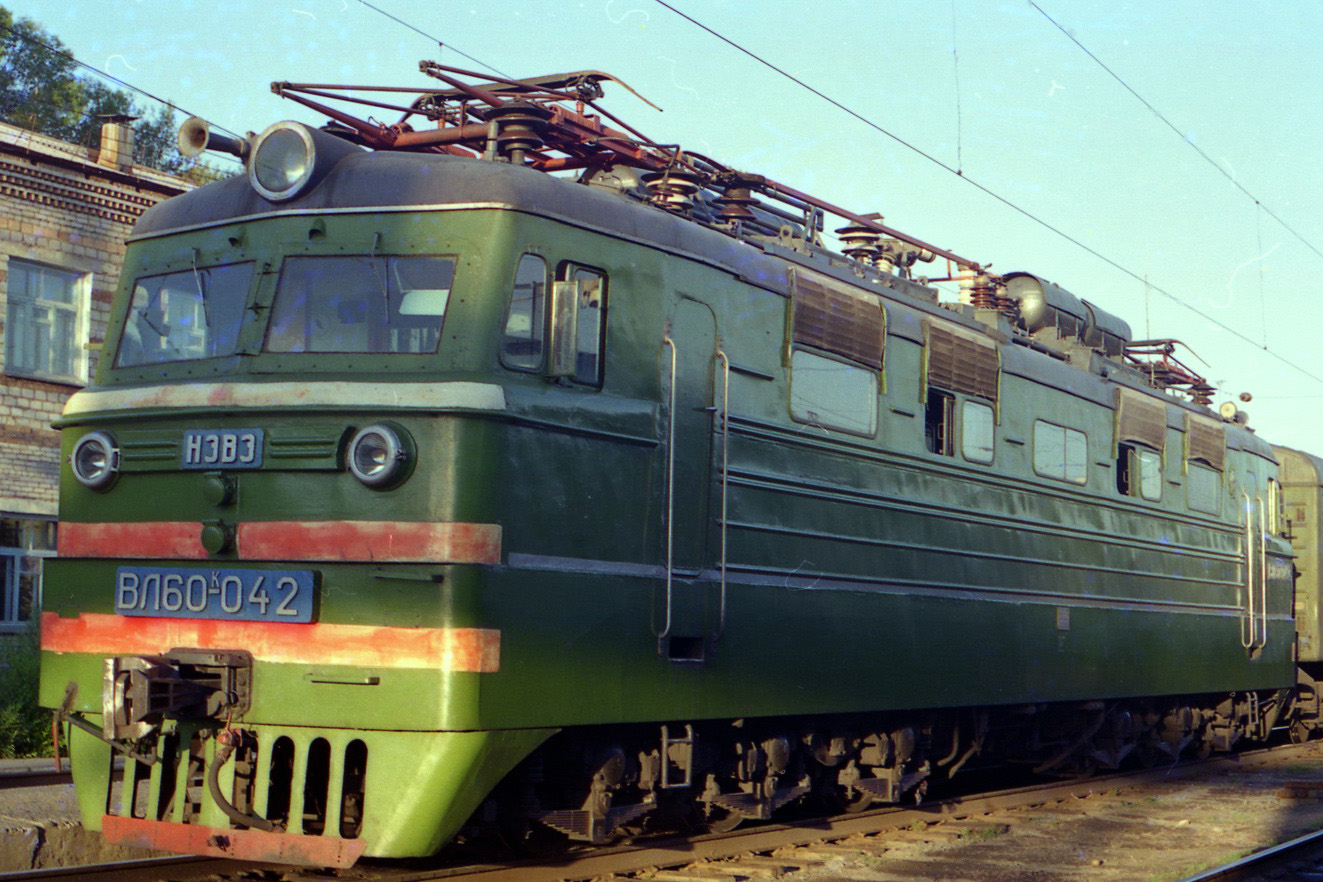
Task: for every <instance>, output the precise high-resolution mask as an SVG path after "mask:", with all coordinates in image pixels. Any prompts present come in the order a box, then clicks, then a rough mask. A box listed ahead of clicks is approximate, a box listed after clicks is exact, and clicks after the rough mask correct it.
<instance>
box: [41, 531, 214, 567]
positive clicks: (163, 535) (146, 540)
mask: <svg viewBox="0 0 1323 882" xmlns="http://www.w3.org/2000/svg"><path fill="white" fill-rule="evenodd" d="M55 548H56V551H57V552H58V553H59V555H60V557H142V558H148V559H168V558H179V559H183V560H196V559H200V558H205V557H206V556H207V549H205V548H203V547H202V524H201V523H191V522H189V521H140V522H138V523H133V524H79V523H76V522H74V521H61V522H60V526H59V531H58V534H57V537H56V541H55Z"/></svg>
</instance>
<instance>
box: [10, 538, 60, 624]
mask: <svg viewBox="0 0 1323 882" xmlns="http://www.w3.org/2000/svg"><path fill="white" fill-rule="evenodd" d="M54 555H55V522H54V521H47V520H39V519H35V518H34V519H26V518H24V519H20V518H3V517H0V633H4V632H13V631H21V630H23V629H24V628H26V627H28V626H29V624H30V623H31V622H33V621H34V620H35V618H36V615H37V611H38V610H39V609H40V608H41V572H42V562H43V561H44V560H45V559H46V558H48V557H53V556H54Z"/></svg>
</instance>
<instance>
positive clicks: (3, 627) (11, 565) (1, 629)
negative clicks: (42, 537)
mask: <svg viewBox="0 0 1323 882" xmlns="http://www.w3.org/2000/svg"><path fill="white" fill-rule="evenodd" d="M52 557H55V552H54V551H44V550H36V549H27V548H7V547H0V634H13V633H16V632H20V631H23V630H25V629H26V628H28V627H30V626H31V625H32V624H34V623H35V622H36V620H37V619H36V616H37V613H38V611H39V610H40V609H41V589H42V582H43V580H44V578H45V564H44V562H45V560H46V559H48V558H52ZM24 558H34V559H36V560H37V561H38V571H37V579H36V583H35V584H34V585H33V597H32V603H31V609H32V618H31V619H20V618H19V617H18V600H19V583H20V580H21V578H22V574H21V570H22V567H23V559H24Z"/></svg>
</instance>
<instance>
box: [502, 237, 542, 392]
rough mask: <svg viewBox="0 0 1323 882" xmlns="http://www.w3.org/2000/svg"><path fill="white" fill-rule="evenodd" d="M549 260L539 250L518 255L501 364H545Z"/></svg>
mask: <svg viewBox="0 0 1323 882" xmlns="http://www.w3.org/2000/svg"><path fill="white" fill-rule="evenodd" d="M546 292H547V262H546V261H545V260H543V259H542V258H541V257H539V256H538V255H536V254H525V255H524V256H523V257H521V258H519V266H518V267H517V268H516V270H515V281H514V290H513V291H512V292H511V295H510V311H509V312H508V313H506V318H505V334H504V336H503V337H502V338H501V364H503V365H505V366H506V367H508V368H512V369H514V370H517V371H536V370H538V369H540V368H541V367H542V340H543V336H544V334H545V324H546Z"/></svg>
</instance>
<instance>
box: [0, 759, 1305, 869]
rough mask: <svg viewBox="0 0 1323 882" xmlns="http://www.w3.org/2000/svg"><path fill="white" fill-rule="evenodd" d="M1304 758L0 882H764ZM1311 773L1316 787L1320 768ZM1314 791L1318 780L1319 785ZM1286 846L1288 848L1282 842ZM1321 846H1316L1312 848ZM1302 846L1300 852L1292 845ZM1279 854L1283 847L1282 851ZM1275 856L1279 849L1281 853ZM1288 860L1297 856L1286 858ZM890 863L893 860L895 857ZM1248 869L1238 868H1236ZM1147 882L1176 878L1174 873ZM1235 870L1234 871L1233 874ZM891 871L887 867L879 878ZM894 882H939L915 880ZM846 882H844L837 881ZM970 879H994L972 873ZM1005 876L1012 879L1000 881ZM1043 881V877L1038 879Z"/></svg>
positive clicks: (165, 862) (128, 865) (169, 862)
mask: <svg viewBox="0 0 1323 882" xmlns="http://www.w3.org/2000/svg"><path fill="white" fill-rule="evenodd" d="M1302 759H1307V760H1311V761H1313V763H1314V764H1315V765H1317V764H1318V763H1319V761H1323V746H1320V745H1303V746H1296V745H1290V746H1283V747H1277V748H1270V749H1266V750H1261V751H1253V752H1249V753H1245V754H1241V755H1239V756H1236V757H1229V758H1218V759H1211V760H1204V761H1201V762H1192V763H1187V764H1184V765H1181V766H1176V767H1171V768H1161V769H1151V770H1146V771H1141V772H1128V773H1118V774H1113V775H1100V776H1096V777H1093V778H1089V779H1086V780H1080V781H1072V782H1065V783H1053V784H1044V785H1035V786H1029V787H1018V788H1014V789H1009V790H1002V791H998V792H994V793H986V794H980V795H974V796H961V797H953V798H949V799H942V800H935V801H931V802H927V803H923V804H920V805H916V806H912V807H888V808H883V809H877V810H873V811H866V812H861V813H858V814H848V815H838V816H834V817H823V818H807V819H800V820H799V821H798V822H797V823H795V824H764V825H761V826H757V827H751V828H749V829H741V830H736V831H733V832H730V833H724V834H705V835H699V836H692V837H674V838H659V839H650V840H648V841H646V842H641V843H636V844H629V845H622V846H617V847H612V848H606V849H596V850H593V851H590V852H584V853H578V854H576V853H571V854H569V855H566V856H563V857H560V858H557V859H553V860H521V861H502V862H500V863H492V864H483V865H467V866H459V865H453V864H452V865H446V866H421V865H419V864H418V863H417V862H413V863H411V865H409V866H407V867H405V866H399V865H380V864H371V863H367V864H363V865H360V866H359V867H357V868H355V869H354V870H351V871H340V872H339V873H338V874H337V875H335V876H327V875H325V873H323V872H321V871H310V870H290V869H288V868H284V869H283V871H282V868H279V867H275V866H273V865H266V864H245V863H239V862H234V861H221V860H212V859H203V858H157V859H151V860H142V861H129V862H122V863H118V864H105V865H96V866H82V867H70V868H62V869H52V870H37V871H28V872H22V873H7V874H0V882H38V880H55V879H79V880H87V882H160V880H167V879H168V880H178V882H185V880H189V879H200V878H204V877H207V878H210V879H225V880H229V879H233V880H239V879H251V878H255V875H254V874H256V873H260V875H259V876H256V877H258V878H262V879H264V880H275V879H287V880H290V882H313V880H329V879H332V878H333V879H336V880H345V879H358V880H363V882H428V880H447V882H565V880H591V879H598V880H601V879H615V880H621V879H637V880H640V882H647V880H651V882H708V880H716V879H720V880H725V882H732V880H739V879H742V878H743V879H749V878H767V877H775V876H779V875H784V874H787V873H793V872H795V871H797V870H804V869H811V868H815V867H818V868H820V867H822V866H824V865H828V864H831V863H832V862H833V861H837V862H839V861H840V860H844V859H845V858H847V857H849V856H851V855H855V856H857V855H860V854H863V855H865V856H867V855H869V854H872V855H879V854H882V853H889V854H892V855H899V854H900V851H898V849H901V848H903V847H904V846H905V845H906V844H907V843H915V842H938V843H940V842H942V841H949V840H954V839H959V838H967V839H970V840H978V839H980V838H981V837H984V836H995V835H998V834H999V833H1000V832H1001V831H1002V830H1003V829H1004V828H1005V827H1006V826H1007V825H1006V824H1005V823H1003V820H1002V818H1003V816H1004V817H1014V816H1015V813H1016V812H1023V811H1027V812H1029V813H1030V814H1031V815H1032V814H1034V813H1038V814H1040V815H1041V814H1044V813H1051V812H1053V811H1055V809H1054V808H1053V806H1054V805H1061V804H1064V808H1063V809H1062V811H1063V812H1065V813H1073V814H1074V815H1077V816H1078V815H1079V814H1081V812H1080V811H1079V809H1078V808H1075V806H1077V805H1079V804H1080V803H1079V801H1081V800H1084V799H1085V798H1086V797H1091V796H1097V795H1099V794H1110V795H1113V796H1115V795H1116V794H1119V793H1121V792H1123V791H1126V790H1128V789H1131V788H1140V787H1143V786H1144V785H1146V784H1153V783H1157V782H1170V781H1178V780H1186V779H1198V778H1202V777H1212V776H1216V775H1218V774H1219V773H1223V772H1230V771H1233V770H1240V771H1244V770H1250V769H1261V768H1264V767H1268V766H1272V765H1274V764H1277V765H1281V764H1284V763H1290V762H1293V761H1299V760H1302ZM1315 777H1316V778H1317V779H1319V780H1320V782H1323V766H1321V767H1319V772H1318V773H1316V775H1315ZM1319 786H1320V788H1323V783H1320V784H1319ZM1288 845H1291V843H1288ZM1319 845H1320V847H1323V842H1320V843H1319ZM1298 847H1300V848H1303V847H1304V846H1303V844H1302V845H1300V846H1298ZM1281 848H1282V849H1285V848H1286V846H1285V845H1284V846H1281ZM1283 854H1285V852H1283ZM1293 859H1295V860H1301V859H1303V858H1300V857H1296V858H1293ZM897 860H898V861H900V860H902V859H900V858H897ZM1246 866H1248V864H1247V865H1246ZM1159 869H1160V868H1155V870H1154V873H1155V878H1168V879H1173V880H1175V879H1178V878H1180V874H1179V873H1167V874H1160V873H1158V870H1159ZM1237 872H1239V871H1237ZM892 875H893V873H892V868H891V866H890V865H888V878H891V877H892ZM894 875H895V878H914V879H923V878H938V877H927V876H923V875H914V876H909V877H906V876H903V875H899V874H894ZM838 878H848V876H838ZM968 878H995V877H994V876H987V877H984V876H981V875H971V876H969V877H968ZM1007 878H1013V877H1007ZM1043 878H1051V877H1046V876H1045V877H1043ZM1250 878H1253V877H1252V876H1249V875H1226V876H1214V875H1206V876H1204V875H1201V876H1193V877H1190V879H1191V882H1193V880H1195V879H1198V880H1200V882H1203V880H1205V879H1208V880H1212V879H1219V880H1221V879H1250Z"/></svg>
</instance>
